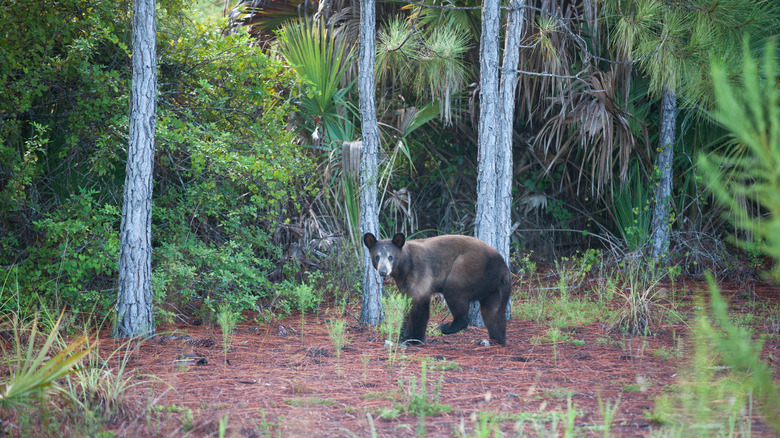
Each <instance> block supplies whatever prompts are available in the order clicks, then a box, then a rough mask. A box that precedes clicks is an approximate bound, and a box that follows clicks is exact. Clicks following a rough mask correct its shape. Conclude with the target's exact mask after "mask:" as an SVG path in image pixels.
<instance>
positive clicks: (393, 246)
mask: <svg viewBox="0 0 780 438" xmlns="http://www.w3.org/2000/svg"><path fill="white" fill-rule="evenodd" d="M363 243H364V244H365V245H366V248H368V253H369V254H370V255H371V263H372V264H373V265H374V268H376V270H377V272H379V276H380V277H382V279H383V280H388V278H387V277H389V276H391V275H392V274H393V270H394V269H395V268H396V267H397V266H398V262H399V261H400V260H401V250H402V249H403V247H404V243H406V237H405V236H404V233H396V235H395V236H393V238H392V239H383V240H377V239H376V236H374V235H373V234H371V233H366V234H364V235H363Z"/></svg>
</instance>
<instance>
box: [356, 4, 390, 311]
mask: <svg viewBox="0 0 780 438" xmlns="http://www.w3.org/2000/svg"><path fill="white" fill-rule="evenodd" d="M375 15H376V11H375V3H374V0H366V1H364V2H363V3H362V4H361V5H360V50H359V62H358V94H359V95H360V118H361V121H362V131H363V151H362V154H361V156H360V232H361V234H365V233H369V232H370V233H373V234H374V235H375V236H379V206H378V205H377V188H376V183H377V175H378V170H377V169H378V167H379V127H378V125H377V120H376V99H375V94H374V54H375V52H376V41H375V38H376V32H375V27H376V21H375V20H376V18H375ZM381 296H382V281H381V280H380V279H379V274H377V272H376V269H374V267H373V265H372V264H371V258H370V256H369V254H368V249H367V248H365V247H364V248H363V303H362V306H361V308H360V324H361V325H376V324H379V323H380V322H382V317H383V316H384V315H383V311H382V300H381Z"/></svg>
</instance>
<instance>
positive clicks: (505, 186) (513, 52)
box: [493, 0, 525, 319]
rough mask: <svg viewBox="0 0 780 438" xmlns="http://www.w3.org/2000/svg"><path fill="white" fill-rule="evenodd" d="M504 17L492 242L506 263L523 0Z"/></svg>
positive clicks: (516, 1)
mask: <svg viewBox="0 0 780 438" xmlns="http://www.w3.org/2000/svg"><path fill="white" fill-rule="evenodd" d="M509 6H510V8H512V9H511V10H510V11H509V12H508V13H507V18H506V40H505V41H504V61H503V67H502V69H501V90H500V93H501V104H502V105H501V112H500V114H499V117H500V119H501V132H500V134H499V146H498V151H497V152H498V154H497V156H496V159H497V161H496V174H497V177H498V184H497V190H496V206H497V209H496V215H497V216H498V219H497V220H496V230H495V231H496V233H495V234H496V235H495V244H494V245H493V247H494V248H496V250H498V252H499V254H501V256H502V257H504V261H505V262H506V263H507V266H509V244H510V233H511V232H512V165H513V157H512V136H513V134H514V120H515V92H516V91H517V67H518V64H519V62H520V37H521V36H522V34H523V17H524V16H525V15H524V13H525V8H524V6H525V0H511V1H510V2H509ZM511 307H512V303H511V301H510V302H509V304H508V305H507V307H506V317H507V319H509V316H510V313H511Z"/></svg>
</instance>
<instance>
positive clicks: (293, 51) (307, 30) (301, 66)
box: [279, 23, 354, 149]
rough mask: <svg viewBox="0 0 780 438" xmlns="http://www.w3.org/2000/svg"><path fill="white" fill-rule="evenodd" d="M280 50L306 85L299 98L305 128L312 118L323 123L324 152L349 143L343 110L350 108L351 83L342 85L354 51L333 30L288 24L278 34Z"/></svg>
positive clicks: (349, 127)
mask: <svg viewBox="0 0 780 438" xmlns="http://www.w3.org/2000/svg"><path fill="white" fill-rule="evenodd" d="M279 49H280V51H281V53H282V54H283V55H284V57H285V59H287V62H289V63H290V65H291V66H292V67H293V68H294V69H295V71H296V72H298V75H300V76H301V78H303V80H304V81H305V83H306V84H307V89H306V90H304V92H302V93H301V94H300V97H299V106H300V109H301V113H302V116H303V117H304V119H307V120H305V121H304V122H305V123H306V125H307V126H310V125H308V121H311V120H314V119H317V120H321V121H322V122H321V123H322V132H321V133H320V134H319V135H321V136H322V137H323V144H324V145H325V148H327V149H332V148H333V145H332V144H331V142H333V141H337V140H340V141H350V140H352V137H353V131H354V127H353V126H352V123H351V122H350V121H349V119H348V117H347V116H348V114H346V113H345V110H344V109H345V108H351V104H350V103H349V101H347V99H346V98H345V95H346V93H347V92H348V91H349V88H350V87H351V85H352V84H351V83H350V84H345V83H344V78H345V73H346V72H347V70H348V66H349V65H350V63H351V62H352V55H353V48H352V47H351V46H347V45H345V44H343V43H342V42H341V41H340V40H339V39H338V38H337V37H336V35H335V33H334V32H333V30H332V29H328V28H325V27H323V26H321V25H311V24H306V23H289V24H287V25H285V26H284V27H283V28H282V31H281V33H280V40H279Z"/></svg>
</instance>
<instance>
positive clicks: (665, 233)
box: [650, 90, 677, 264]
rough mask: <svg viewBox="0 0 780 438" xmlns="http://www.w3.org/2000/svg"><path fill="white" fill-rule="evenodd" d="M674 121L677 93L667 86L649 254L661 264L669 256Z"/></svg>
mask: <svg viewBox="0 0 780 438" xmlns="http://www.w3.org/2000/svg"><path fill="white" fill-rule="evenodd" d="M676 122H677V96H676V94H675V92H674V91H670V90H666V91H665V92H664V94H663V97H662V98H661V132H660V135H659V142H658V143H659V153H658V157H657V159H656V168H657V169H658V172H659V180H658V186H656V189H655V205H654V206H653V219H652V222H651V225H650V230H651V231H650V232H651V238H650V243H651V245H652V248H651V255H652V257H653V259H654V260H656V261H658V262H660V263H661V264H665V262H666V259H667V257H668V252H669V235H670V230H671V227H672V224H671V207H672V177H673V175H672V169H673V164H674V163H673V160H674V142H675V132H674V131H675V124H676Z"/></svg>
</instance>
